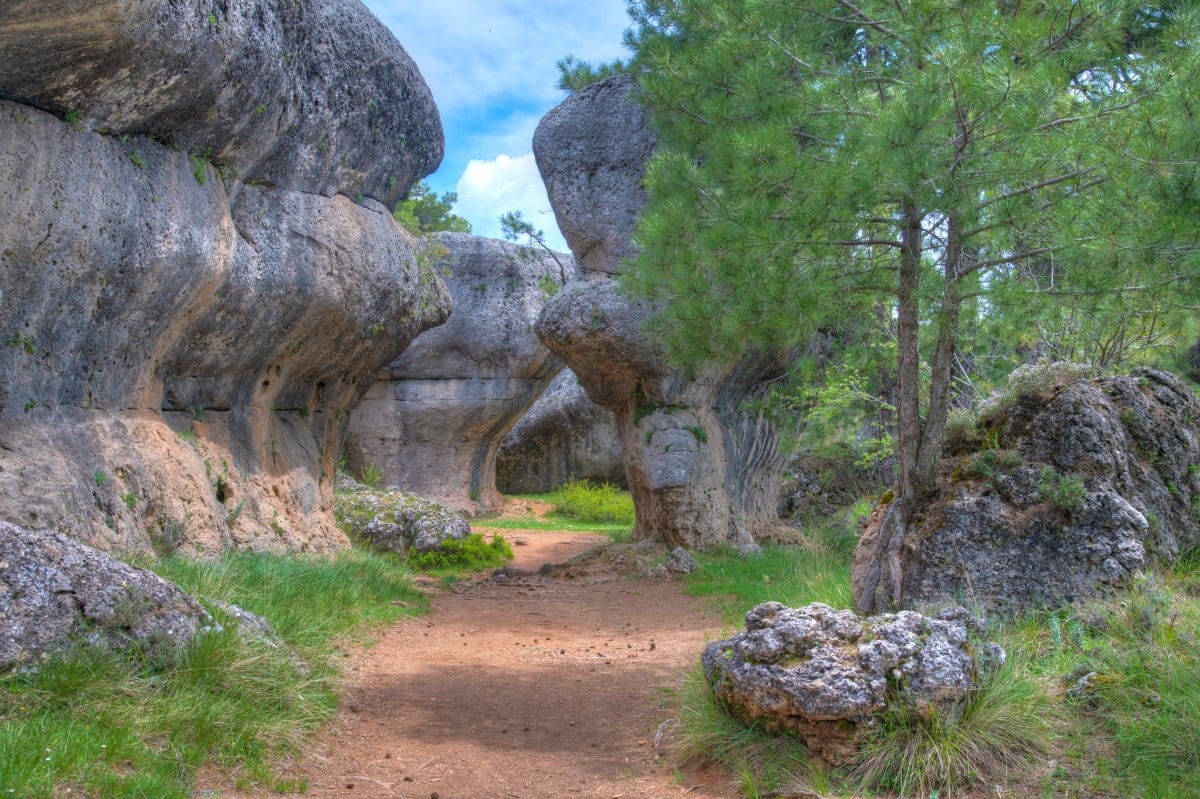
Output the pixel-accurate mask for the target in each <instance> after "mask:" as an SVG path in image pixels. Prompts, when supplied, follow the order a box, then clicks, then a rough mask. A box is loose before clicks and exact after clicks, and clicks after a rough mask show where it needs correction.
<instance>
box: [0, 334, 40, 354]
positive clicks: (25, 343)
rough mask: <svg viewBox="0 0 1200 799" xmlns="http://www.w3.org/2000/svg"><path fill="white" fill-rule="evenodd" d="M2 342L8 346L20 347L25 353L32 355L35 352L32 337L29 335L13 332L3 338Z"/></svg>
mask: <svg viewBox="0 0 1200 799" xmlns="http://www.w3.org/2000/svg"><path fill="white" fill-rule="evenodd" d="M4 343H5V345H6V346H9V347H20V348H21V349H23V350H24V351H25V354H26V355H33V354H34V352H35V350H34V348H33V339H32V338H30V337H29V336H25V335H22V334H21V333H13V334H12V335H11V336H9V337H8V338H6V339H5V340H4Z"/></svg>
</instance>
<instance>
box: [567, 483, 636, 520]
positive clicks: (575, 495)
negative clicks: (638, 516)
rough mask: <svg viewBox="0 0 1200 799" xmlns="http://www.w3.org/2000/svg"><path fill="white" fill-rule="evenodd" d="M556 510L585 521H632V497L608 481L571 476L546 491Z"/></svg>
mask: <svg viewBox="0 0 1200 799" xmlns="http://www.w3.org/2000/svg"><path fill="white" fill-rule="evenodd" d="M546 499H547V500H549V501H550V503H551V504H552V505H553V506H554V510H555V512H556V513H560V514H562V515H563V516H570V517H573V518H576V519H580V520H582V521H586V522H620V523H622V524H630V525H632V524H633V522H634V508H633V499H632V498H631V497H630V496H629V492H628V491H622V490H620V489H619V488H617V487H616V486H614V485H611V484H609V483H601V484H599V485H597V484H596V483H593V482H592V481H590V480H573V481H572V482H570V483H567V484H565V485H563V486H560V487H559V488H558V489H556V490H555V491H553V492H551V493H550V494H548V495H546Z"/></svg>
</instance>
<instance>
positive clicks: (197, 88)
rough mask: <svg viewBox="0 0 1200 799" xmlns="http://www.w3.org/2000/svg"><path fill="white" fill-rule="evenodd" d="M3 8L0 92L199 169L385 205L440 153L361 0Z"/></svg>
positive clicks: (432, 129)
mask: <svg viewBox="0 0 1200 799" xmlns="http://www.w3.org/2000/svg"><path fill="white" fill-rule="evenodd" d="M3 16H4V24H3V25H2V26H0V99H6V100H13V101H16V102H20V103H23V104H25V105H29V106H33V107H36V108H40V109H44V110H47V111H50V112H52V113H54V114H55V115H57V116H58V117H59V118H67V119H69V120H70V121H71V122H73V123H74V124H75V125H77V126H79V127H84V128H90V129H94V130H97V131H101V132H104V133H108V134H111V135H114V136H122V135H127V134H128V135H133V136H136V135H139V134H141V135H146V136H151V137H153V138H155V139H156V140H158V141H161V142H165V143H169V144H172V145H174V146H177V147H179V148H181V149H182V150H184V151H186V152H188V153H191V154H192V155H193V157H194V158H195V161H196V163H197V165H198V168H203V163H204V162H206V161H207V160H208V159H210V158H211V159H212V160H213V161H215V162H217V163H219V164H222V165H224V166H226V167H228V168H230V169H232V170H233V171H234V172H235V173H236V174H237V175H238V176H239V177H240V178H241V179H243V180H245V181H246V182H251V181H253V182H256V183H262V184H266V185H270V186H275V187H280V188H284V189H290V190H294V191H300V192H306V193H316V194H324V195H327V196H332V195H334V194H338V193H340V194H345V195H347V196H350V197H354V196H356V195H359V194H362V195H364V196H367V197H374V198H376V199H378V200H380V201H382V202H384V203H387V204H388V205H391V204H393V203H395V201H396V200H397V199H399V198H400V197H401V196H403V195H404V193H405V191H407V190H408V187H409V186H411V185H412V184H414V183H416V181H418V180H420V179H421V177H423V176H425V175H427V174H429V173H430V172H432V171H433V170H434V169H436V168H437V166H438V164H439V163H440V162H441V159H442V149H443V138H442V128H441V121H440V119H439V117H438V112H437V108H436V107H435V106H434V104H433V99H432V97H431V95H430V93H429V89H428V87H427V86H426V85H425V82H424V80H423V79H422V77H421V74H420V72H419V71H418V70H417V67H416V65H415V64H414V63H413V62H412V59H410V58H409V57H408V54H407V53H405V52H404V49H403V48H402V47H401V46H400V44H399V43H398V42H397V41H396V39H395V37H394V36H392V34H391V32H389V31H388V30H387V28H385V27H384V26H383V24H382V23H380V22H379V21H378V20H377V19H375V18H374V17H373V16H372V15H371V13H370V12H369V11H367V9H366V8H365V7H364V6H363V5H362V3H360V2H358V0H230V1H229V2H222V3H217V4H214V3H211V2H197V1H196V0H184V2H172V3H162V2H158V0H120V2H118V1H117V0H95V2H88V3H82V4H81V3H79V2H77V0H37V2H22V1H21V0H18V1H17V2H8V3H5V5H4V11H3Z"/></svg>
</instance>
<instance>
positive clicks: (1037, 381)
mask: <svg viewBox="0 0 1200 799" xmlns="http://www.w3.org/2000/svg"><path fill="white" fill-rule="evenodd" d="M1095 373H1096V369H1095V367H1093V366H1092V365H1091V364H1088V363H1070V362H1068V361H1053V362H1050V363H1027V364H1022V365H1021V366H1018V367H1017V368H1016V369H1013V370H1012V373H1011V374H1009V376H1008V382H1007V383H1006V385H1005V387H1004V388H1003V389H1001V390H999V391H997V392H996V393H995V394H993V395H992V396H990V397H988V398H987V399H986V400H984V401H983V402H982V403H981V404H980V406H979V418H980V419H981V420H990V419H994V418H996V417H997V416H999V415H1000V414H1002V413H1004V412H1005V411H1007V410H1008V409H1009V408H1010V407H1012V404H1013V403H1014V402H1016V401H1017V397H1023V396H1029V395H1042V394H1048V393H1049V392H1051V391H1053V390H1054V389H1056V388H1059V387H1061V386H1069V385H1071V384H1072V383H1078V382H1079V381H1080V380H1086V379H1087V378H1089V377H1091V376H1092V375H1094V374H1095Z"/></svg>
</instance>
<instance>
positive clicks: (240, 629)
mask: <svg viewBox="0 0 1200 799" xmlns="http://www.w3.org/2000/svg"><path fill="white" fill-rule="evenodd" d="M205 601H206V602H207V603H208V604H209V606H210V607H215V608H217V609H218V610H220V611H221V612H222V613H224V614H225V615H227V616H229V617H230V618H231V619H233V622H234V624H236V625H237V634H238V636H239V637H241V638H244V639H246V640H250V641H260V642H262V643H264V644H267V645H268V646H270V647H273V648H278V647H281V646H283V639H282V638H281V637H280V636H279V632H278V631H277V630H276V629H275V625H273V624H271V622H269V621H267V620H266V618H264V617H262V616H260V615H258V614H257V613H254V612H252V611H249V610H246V609H245V608H243V607H241V606H240V605H235V604H233V603H232V602H226V601H224V600H222V599H206V600H205Z"/></svg>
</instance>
